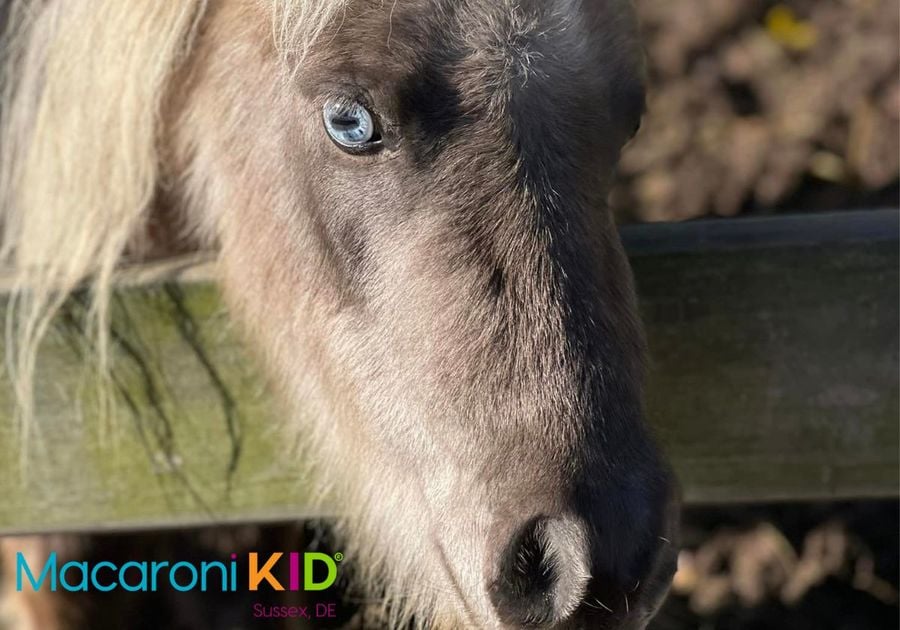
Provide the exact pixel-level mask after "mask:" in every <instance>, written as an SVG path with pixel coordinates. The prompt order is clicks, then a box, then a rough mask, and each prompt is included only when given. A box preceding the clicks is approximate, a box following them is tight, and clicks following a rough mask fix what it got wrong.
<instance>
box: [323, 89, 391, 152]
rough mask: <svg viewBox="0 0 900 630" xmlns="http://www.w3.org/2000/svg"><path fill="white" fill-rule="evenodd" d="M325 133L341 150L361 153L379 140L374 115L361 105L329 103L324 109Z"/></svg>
mask: <svg viewBox="0 0 900 630" xmlns="http://www.w3.org/2000/svg"><path fill="white" fill-rule="evenodd" d="M322 117H323V118H324V120H325V131H327V132H328V135H329V136H330V137H331V139H332V140H333V141H334V142H335V144H337V145H338V146H339V147H340V148H342V149H344V150H348V151H351V152H353V151H360V150H364V149H367V148H369V147H371V146H372V145H373V144H375V143H376V142H377V140H378V138H377V137H376V133H375V121H374V119H373V117H372V113H371V112H369V110H368V109H366V108H365V107H363V106H362V105H360V104H359V103H353V102H351V103H346V102H338V101H328V102H327V103H325V107H324V108H323V109H322Z"/></svg>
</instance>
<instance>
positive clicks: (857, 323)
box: [0, 211, 900, 533]
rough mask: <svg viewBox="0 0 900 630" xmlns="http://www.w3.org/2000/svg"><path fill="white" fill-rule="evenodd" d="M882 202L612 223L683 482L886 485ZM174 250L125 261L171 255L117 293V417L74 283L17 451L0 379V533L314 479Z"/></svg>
mask: <svg viewBox="0 0 900 630" xmlns="http://www.w3.org/2000/svg"><path fill="white" fill-rule="evenodd" d="M897 217H898V215H897V213H896V212H894V211H890V212H882V213H873V214H871V215H868V216H866V217H865V219H864V220H863V223H864V224H865V226H864V228H861V227H860V226H861V225H862V224H861V223H860V222H859V220H858V219H852V218H848V217H840V216H839V217H831V222H832V223H833V222H837V223H841V222H842V221H843V222H844V225H842V226H839V227H838V228H835V226H834V225H830V227H828V229H826V230H825V231H824V232H822V231H821V230H820V232H819V233H818V235H815V234H814V235H810V234H809V232H805V233H804V232H802V230H803V229H804V228H803V225H804V224H803V223H798V222H796V221H794V220H793V219H791V220H782V222H781V223H780V225H779V219H768V220H765V222H764V223H762V224H759V223H757V224H756V225H755V226H749V228H748V229H747V230H745V231H744V235H745V237H743V238H742V237H740V234H741V228H740V226H739V225H737V224H738V222H737V221H727V222H720V223H719V226H715V225H712V224H709V223H704V224H699V225H695V226H694V227H691V226H681V227H679V226H645V227H643V228H637V229H636V231H635V229H632V228H629V229H627V230H625V231H624V232H625V238H626V242H628V243H630V245H631V250H632V252H633V255H632V264H633V266H634V270H635V275H636V278H637V283H638V286H639V292H640V294H641V299H642V309H643V311H644V315H645V319H646V322H647V327H648V334H649V340H650V346H651V351H652V355H653V361H652V366H651V375H650V376H651V378H650V387H649V393H648V414H649V417H650V419H651V422H652V424H653V425H654V426H655V428H656V431H657V433H658V435H659V436H660V439H661V440H662V442H663V444H664V445H665V447H666V449H667V451H668V452H669V454H670V455H671V457H672V459H673V462H674V465H675V468H676V470H677V472H678V474H679V476H680V478H681V481H682V484H683V486H684V494H685V498H686V499H687V500H688V501H691V502H719V501H736V500H750V501H752V500H772V499H813V498H832V497H858V496H895V495H896V494H897V492H898V486H900V479H898V470H900V458H898V449H897V445H898V437H900V436H898V407H900V401H898V374H900V372H898V321H900V314H898V304H900V295H898V286H900V285H898V282H900V277H898V267H900V254H898V242H897ZM873 222H874V223H873ZM808 225H810V226H811V229H812V231H813V232H815V231H816V228H815V227H814V225H815V221H813V222H811V223H809V224H808ZM717 230H718V232H717ZM798 230H799V231H798ZM717 233H718V234H719V235H720V236H722V239H721V240H718V241H717V240H716V235H717ZM747 234H750V237H746V235H747ZM698 235H699V236H698ZM766 235H768V236H766ZM854 235H855V236H854ZM857 237H858V238H857ZM698 249H699V250H701V251H697V250H698ZM172 267H173V268H175V269H176V270H177V274H176V277H177V278H178V279H179V280H180V282H178V283H174V282H153V283H151V284H149V285H148V284H145V283H142V282H141V279H142V278H143V279H144V280H146V279H147V278H150V279H151V280H160V279H164V278H166V277H169V276H168V275H167V271H166V270H165V269H163V270H160V269H150V270H148V269H144V270H142V272H139V273H137V274H135V273H132V274H131V275H130V276H129V278H130V280H129V281H128V282H126V283H125V285H126V286H123V287H122V288H121V289H120V291H119V292H118V294H117V296H116V300H115V305H114V307H115V308H114V310H115V320H114V321H115V337H116V339H117V340H118V344H117V350H116V353H115V355H116V363H115V371H114V375H115V378H114V383H113V385H114V388H115V389H117V390H118V391H119V392H120V394H121V395H120V397H119V398H120V400H119V403H118V407H117V413H116V417H115V419H116V422H113V423H110V424H109V426H107V427H105V428H104V427H102V426H101V423H100V422H98V420H97V418H96V410H97V405H98V401H97V397H96V392H95V387H93V386H92V385H91V384H90V378H89V377H86V376H85V373H84V370H83V368H82V364H83V360H82V356H81V355H82V352H83V348H82V343H83V341H82V339H81V337H80V332H79V327H78V321H79V319H80V318H81V317H82V315H83V306H82V304H81V302H80V301H79V300H78V299H73V300H72V301H71V302H70V303H69V305H68V306H67V307H66V311H65V313H63V315H62V316H61V317H60V318H58V321H57V324H56V326H55V328H54V329H53V331H52V333H51V335H50V338H49V339H48V341H47V343H46V346H45V348H44V351H43V353H42V356H41V362H40V372H39V373H40V378H39V387H38V404H39V418H40V423H39V434H34V435H32V436H31V438H30V440H29V444H28V446H27V450H26V452H25V453H24V455H25V457H21V456H20V455H22V442H21V437H22V436H21V435H20V431H19V429H18V428H17V427H16V426H15V424H14V422H13V417H12V395H11V392H10V388H9V384H8V383H7V382H6V381H5V380H4V381H3V382H0V496H3V499H4V500H3V501H2V502H0V533H3V532H14V531H48V530H59V529H104V528H126V527H136V526H141V527H144V526H167V525H175V524H188V523H198V522H224V521H236V520H256V521H260V520H269V519H283V518H290V517H303V516H309V515H311V512H310V511H309V510H308V509H305V508H304V506H307V505H309V501H308V498H309V490H310V488H312V487H313V486H314V482H313V481H312V480H309V479H306V478H304V475H303V472H302V466H301V464H300V462H299V461H298V459H299V456H298V455H297V451H296V449H295V448H294V445H285V444H283V440H282V439H281V436H280V433H279V432H278V430H277V425H278V422H279V421H280V419H279V414H278V413H277V411H275V410H272V409H270V408H269V406H268V405H267V400H268V398H269V396H267V394H266V391H265V389H264V388H263V387H262V386H261V385H260V384H259V382H258V380H257V379H256V378H255V377H254V372H255V370H254V369H253V367H252V365H251V364H250V362H248V360H247V358H246V354H245V353H244V352H242V350H241V348H240V346H239V344H238V343H236V341H235V336H234V334H233V332H232V331H231V330H230V328H229V325H228V320H227V317H226V314H225V312H224V310H223V309H222V307H221V306H220V304H219V301H218V297H217V293H216V291H215V289H214V288H213V286H212V285H211V284H210V283H209V282H207V281H205V280H204V278H205V277H207V276H206V274H205V273H202V272H200V271H198V267H196V266H193V265H188V266H187V267H185V265H183V264H181V265H179V264H176V265H174V266H172ZM2 308H5V307H0V311H2ZM0 316H3V313H2V312H0ZM79 397H80V398H83V399H84V401H85V402H84V403H83V404H78V402H77V400H78V399H79ZM23 461H27V462H28V466H27V467H25V466H23Z"/></svg>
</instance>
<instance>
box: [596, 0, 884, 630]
mask: <svg viewBox="0 0 900 630" xmlns="http://www.w3.org/2000/svg"><path fill="white" fill-rule="evenodd" d="M637 5H638V9H639V12H640V15H641V19H642V22H643V30H644V37H645V43H646V47H647V53H648V56H649V62H650V64H649V84H650V91H649V94H648V113H647V116H646V118H645V119H644V123H643V125H642V128H641V131H640V132H639V133H638V135H637V136H636V137H635V139H634V141H633V142H632V143H631V144H630V145H629V146H628V147H627V149H626V150H625V153H624V155H623V157H622V162H621V166H620V169H619V183H618V185H617V186H616V188H615V190H614V192H613V195H612V205H613V208H614V209H615V211H616V212H617V214H618V215H619V217H620V219H621V220H622V221H623V222H657V221H681V220H685V219H694V218H698V217H708V216H723V217H724V216H733V215H739V214H753V215H765V214H776V213H787V212H791V213H796V212H825V211H834V210H856V211H860V212H865V211H867V210H871V209H873V208H884V207H891V208H896V207H898V205H900V201H898V173H900V171H898V168H900V53H898V50H900V6H898V3H897V2H896V1H895V0H828V1H822V0H794V1H792V2H766V1H764V0H741V1H739V2H723V1H721V0H677V1H671V0H637ZM684 518H685V523H684V527H685V530H684V541H683V543H684V545H685V551H684V552H683V553H682V556H681V559H680V566H679V573H678V576H677V578H676V581H675V587H674V589H673V596H672V597H671V598H670V600H669V602H668V604H667V605H666V607H665V608H664V610H663V611H662V613H661V614H660V616H659V617H658V618H657V620H656V621H655V622H654V625H653V627H654V628H657V629H658V630H675V629H687V628H709V629H714V628H715V629H734V630H750V629H757V628H758V629H760V630H762V629H776V628H784V629H792V630H799V629H806V628H808V629H810V630H813V629H815V630H825V629H835V630H837V629H848V630H849V629H859V630H862V629H876V628H885V629H888V628H891V629H893V628H897V627H898V608H897V602H898V597H897V585H898V555H900V549H898V535H900V520H898V504H897V502H896V501H856V502H843V503H830V504H827V503H826V504H822V503H817V504H808V503H780V504H774V505H754V506H731V507H721V506H720V507H716V506H705V507H693V508H688V509H687V510H686V511H685V516H684Z"/></svg>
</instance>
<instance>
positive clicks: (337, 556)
mask: <svg viewBox="0 0 900 630" xmlns="http://www.w3.org/2000/svg"><path fill="white" fill-rule="evenodd" d="M343 559H344V554H342V553H341V552H340V551H338V552H337V553H336V554H334V560H335V562H340V561H341V560H343Z"/></svg>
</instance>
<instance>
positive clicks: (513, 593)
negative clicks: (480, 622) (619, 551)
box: [490, 517, 591, 628]
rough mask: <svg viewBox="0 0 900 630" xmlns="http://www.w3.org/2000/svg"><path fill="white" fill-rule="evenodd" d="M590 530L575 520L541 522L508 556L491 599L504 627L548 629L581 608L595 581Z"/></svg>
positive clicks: (531, 525)
mask: <svg viewBox="0 0 900 630" xmlns="http://www.w3.org/2000/svg"><path fill="white" fill-rule="evenodd" d="M588 558H589V549H588V542H587V536H586V534H585V529H584V526H583V525H582V524H581V523H580V522H579V521H576V520H574V519H571V518H565V517H564V518H554V519H551V518H547V517H537V518H534V519H532V520H530V521H529V522H528V523H526V524H525V526H524V527H522V528H521V529H519V531H518V532H516V534H515V535H514V536H513V538H512V540H511V541H510V542H509V544H508V545H507V546H506V548H505V549H504V550H503V551H502V553H501V557H500V563H499V570H498V572H497V576H496V578H495V579H494V581H493V582H492V583H491V585H490V598H491V602H492V603H493V605H494V608H495V609H496V611H497V614H498V616H499V617H500V620H501V621H502V622H503V623H506V624H510V625H514V626H519V627H532V628H535V627H544V626H548V625H553V624H556V623H559V622H561V621H563V620H565V619H566V618H568V617H569V616H570V615H571V614H572V613H573V612H574V611H575V609H576V608H577V607H578V606H579V604H580V603H581V601H582V599H583V598H584V593H585V590H586V588H587V584H588V582H589V581H590V578H591V575H590V570H589V564H588Z"/></svg>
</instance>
